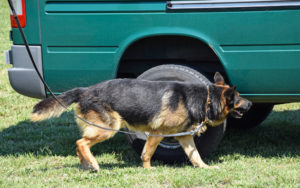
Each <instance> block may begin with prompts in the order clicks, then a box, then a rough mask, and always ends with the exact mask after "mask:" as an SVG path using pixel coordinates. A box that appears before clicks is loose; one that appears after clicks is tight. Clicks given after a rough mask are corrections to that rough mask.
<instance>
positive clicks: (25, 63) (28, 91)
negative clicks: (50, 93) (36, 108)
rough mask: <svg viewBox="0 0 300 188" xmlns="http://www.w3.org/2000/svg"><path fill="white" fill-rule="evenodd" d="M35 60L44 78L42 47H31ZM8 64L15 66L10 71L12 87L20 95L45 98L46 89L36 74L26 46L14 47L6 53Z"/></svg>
mask: <svg viewBox="0 0 300 188" xmlns="http://www.w3.org/2000/svg"><path fill="white" fill-rule="evenodd" d="M30 51H31V53H32V56H33V59H34V61H35V63H36V66H37V67H38V70H39V71H40V73H41V75H42V76H43V70H42V51H41V47H40V46H30ZM5 59H6V62H8V63H10V64H12V65H13V68H10V69H8V76H9V81H10V84H11V86H12V87H13V88H14V90H15V91H17V92H18V93H20V94H22V95H25V96H28V97H33V98H45V97H46V93H45V87H44V85H43V83H42V82H41V80H40V79H39V77H38V74H37V73H36V71H35V69H34V67H33V65H32V63H31V60H30V58H29V55H28V53H27V51H26V47H25V46H24V45H12V46H11V50H10V51H8V52H6V53H5Z"/></svg>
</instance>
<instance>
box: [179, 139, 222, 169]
mask: <svg viewBox="0 0 300 188" xmlns="http://www.w3.org/2000/svg"><path fill="white" fill-rule="evenodd" d="M176 139H177V140H178V142H179V143H180V145H181V147H182V148H183V150H184V152H185V153H186V155H187V156H188V158H189V160H190V161H191V163H192V164H193V165H194V167H200V168H219V167H217V166H208V165H207V164H205V163H204V162H203V160H202V159H201V157H200V154H199V152H198V150H197V148H196V145H195V142H194V138H193V136H182V137H176Z"/></svg>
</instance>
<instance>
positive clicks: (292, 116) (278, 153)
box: [215, 110, 300, 158]
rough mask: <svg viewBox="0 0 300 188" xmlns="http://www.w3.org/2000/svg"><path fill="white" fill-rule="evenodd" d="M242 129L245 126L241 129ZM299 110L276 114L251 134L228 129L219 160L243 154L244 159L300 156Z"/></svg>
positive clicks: (250, 132)
mask: <svg viewBox="0 0 300 188" xmlns="http://www.w3.org/2000/svg"><path fill="white" fill-rule="evenodd" d="M241 126H242V125H241ZM299 146H300V110H295V111H283V112H276V111H273V112H272V113H271V114H270V116H269V117H268V118H267V119H266V120H265V121H264V122H263V123H262V124H261V125H259V126H257V127H256V128H254V129H250V130H246V131H245V130H244V131H243V130H234V129H229V130H227V132H226V135H225V136H224V139H223V140H222V143H221V144H220V146H219V148H218V151H216V152H215V154H216V156H220V155H227V154H242V155H245V156H262V157H265V158H270V157H285V156H288V157H296V156H300V147H299Z"/></svg>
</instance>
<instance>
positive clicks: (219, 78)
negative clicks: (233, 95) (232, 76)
mask: <svg viewBox="0 0 300 188" xmlns="http://www.w3.org/2000/svg"><path fill="white" fill-rule="evenodd" d="M214 80H215V84H216V85H225V81H224V78H223V76H222V75H221V74H220V73H219V72H216V73H215V76H214Z"/></svg>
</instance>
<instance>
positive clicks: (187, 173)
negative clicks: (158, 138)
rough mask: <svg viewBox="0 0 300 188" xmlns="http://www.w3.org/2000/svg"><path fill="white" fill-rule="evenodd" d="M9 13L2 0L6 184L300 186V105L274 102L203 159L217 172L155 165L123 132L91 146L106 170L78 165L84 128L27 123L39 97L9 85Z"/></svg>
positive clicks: (62, 121) (1, 181) (0, 183)
mask: <svg viewBox="0 0 300 188" xmlns="http://www.w3.org/2000/svg"><path fill="white" fill-rule="evenodd" d="M9 29H10V21H9V10H8V5H7V2H6V0H3V1H0V174H1V176H0V187H160V186H162V187H232V186H233V187H237V186H241V187H300V123H299V122H300V103H290V104H283V105H276V106H275V108H274V110H273V112H272V114H271V115H270V116H269V117H268V119H267V120H266V121H264V122H263V123H262V125H260V126H259V127H257V128H255V129H253V130H250V131H246V132H245V131H244V132H243V131H234V130H229V131H227V133H226V136H225V138H224V139H223V141H222V143H221V144H220V146H219V148H218V150H217V151H216V152H214V153H213V154H212V155H210V156H209V157H207V158H205V159H204V161H206V162H207V163H208V164H211V165H218V166H219V167H220V168H221V169H219V170H207V169H197V168H193V167H192V166H191V165H190V164H189V163H183V164H176V165H166V164H162V163H159V162H157V161H156V162H154V164H153V165H154V166H155V167H156V168H155V169H154V170H146V169H143V168H142V167H141V160H140V158H139V156H138V155H137V154H136V153H135V152H134V151H133V149H131V148H130V146H129V145H128V144H127V141H126V138H125V136H124V135H122V134H118V135H117V136H115V137H114V138H113V139H111V140H108V141H106V142H104V143H102V144H98V145H96V146H95V147H93V153H94V154H95V155H96V158H97V160H98V161H99V163H100V168H101V171H100V172H99V173H91V172H89V171H83V170H81V169H80V165H79V160H78V159H77V156H76V154H75V141H76V140H77V139H78V138H79V137H80V133H79V131H78V129H77V127H76V125H75V121H74V119H73V116H72V114H71V113H64V114H63V116H62V117H61V118H59V119H52V120H49V121H45V122H41V123H32V122H30V121H29V115H30V113H31V110H32V107H33V105H34V104H35V103H36V102H38V100H37V99H31V98H28V97H24V96H22V95H19V94H18V93H16V92H15V91H14V90H13V89H12V88H11V86H10V84H9V81H8V76H7V70H8V68H10V67H11V66H10V65H5V64H4V55H3V51H4V50H6V49H9V46H10V44H11V43H10V41H9V37H8V34H9Z"/></svg>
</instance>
